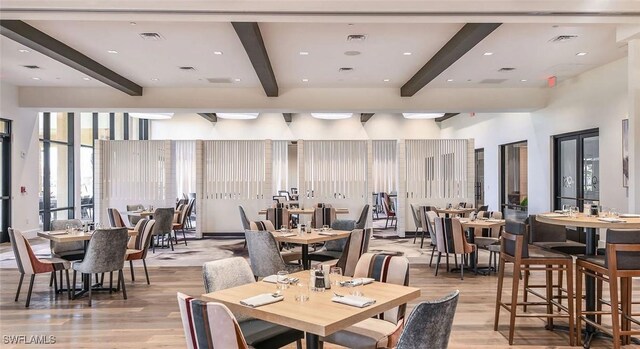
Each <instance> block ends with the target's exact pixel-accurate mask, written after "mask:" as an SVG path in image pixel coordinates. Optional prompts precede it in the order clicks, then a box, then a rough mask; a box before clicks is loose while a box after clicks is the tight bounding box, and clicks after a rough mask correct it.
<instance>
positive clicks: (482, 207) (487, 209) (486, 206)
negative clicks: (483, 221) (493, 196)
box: [476, 205, 489, 213]
mask: <svg viewBox="0 0 640 349" xmlns="http://www.w3.org/2000/svg"><path fill="white" fill-rule="evenodd" d="M480 211H489V205H482V206H480V207H478V208H477V209H476V213H478V212H480Z"/></svg>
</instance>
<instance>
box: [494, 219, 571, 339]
mask: <svg viewBox="0 0 640 349" xmlns="http://www.w3.org/2000/svg"><path fill="white" fill-rule="evenodd" d="M525 235H526V228H525V225H524V224H523V223H519V222H514V221H507V224H506V227H505V232H503V233H502V237H501V238H500V242H501V244H500V245H501V247H500V266H499V268H498V269H499V271H498V294H497V297H496V310H495V322H494V325H493V330H494V331H497V330H498V323H499V319H500V309H501V308H505V309H506V310H507V311H508V312H509V315H510V318H509V345H513V334H514V331H515V320H516V317H540V318H547V328H553V319H554V318H568V319H569V344H570V345H571V346H573V345H574V341H575V329H574V315H575V314H574V312H573V296H574V295H573V282H571V280H573V259H572V258H571V256H569V255H566V254H563V253H558V252H552V251H548V250H544V249H541V248H537V247H535V246H529V245H528V244H526V243H525V242H524V241H525ZM507 262H510V263H513V276H512V286H511V301H510V302H509V303H505V302H502V286H503V283H504V266H505V263H507ZM531 271H544V272H545V274H546V294H544V295H543V294H540V293H538V292H536V291H535V290H534V289H532V288H529V287H527V288H525V290H524V292H525V293H530V294H531V295H534V296H536V297H538V298H540V299H542V300H543V301H542V302H529V301H523V302H518V292H519V291H520V288H519V283H520V275H521V273H522V272H524V273H527V272H531ZM554 271H557V272H561V271H565V272H566V273H567V277H568V278H567V280H568V281H569V282H567V289H566V293H567V295H566V297H567V298H568V302H567V303H568V304H567V306H564V305H563V304H561V303H560V302H558V301H556V298H558V297H557V296H554V294H553V289H554V287H558V286H559V287H560V288H561V287H562V285H558V286H556V285H553V272H554ZM520 305H522V306H527V305H528V306H540V305H546V307H547V312H546V313H529V312H526V311H524V312H523V313H518V312H517V310H518V306H520ZM554 306H555V307H557V308H558V310H559V311H560V312H559V313H554V312H553V308H554Z"/></svg>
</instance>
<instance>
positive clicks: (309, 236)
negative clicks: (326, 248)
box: [271, 229, 351, 270]
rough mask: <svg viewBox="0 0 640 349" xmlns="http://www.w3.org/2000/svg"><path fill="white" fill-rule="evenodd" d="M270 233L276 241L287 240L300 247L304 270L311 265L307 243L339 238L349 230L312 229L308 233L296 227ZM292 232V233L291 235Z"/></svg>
mask: <svg viewBox="0 0 640 349" xmlns="http://www.w3.org/2000/svg"><path fill="white" fill-rule="evenodd" d="M271 234H273V236H274V237H275V238H276V241H278V242H287V243H292V244H298V245H300V246H301V248H302V266H303V267H304V269H305V270H308V269H309V268H310V267H311V261H310V260H309V245H310V244H317V243H320V242H325V241H331V240H339V239H344V238H347V237H349V234H351V231H348V230H332V229H330V230H327V231H323V230H321V229H312V231H311V232H310V233H298V230H297V229H291V230H286V231H282V230H276V231H272V232H271ZM291 234H294V235H291Z"/></svg>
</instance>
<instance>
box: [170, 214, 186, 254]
mask: <svg viewBox="0 0 640 349" xmlns="http://www.w3.org/2000/svg"><path fill="white" fill-rule="evenodd" d="M188 208H189V206H188V205H187V204H181V205H180V206H178V209H177V210H176V213H174V216H173V225H172V227H171V229H172V230H173V237H174V238H175V240H176V245H177V244H178V230H181V231H182V241H184V245H185V246H187V235H186V234H185V232H184V228H185V221H186V219H187V210H188ZM169 238H171V236H169ZM172 250H173V249H172Z"/></svg>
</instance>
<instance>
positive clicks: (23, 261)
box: [8, 228, 71, 308]
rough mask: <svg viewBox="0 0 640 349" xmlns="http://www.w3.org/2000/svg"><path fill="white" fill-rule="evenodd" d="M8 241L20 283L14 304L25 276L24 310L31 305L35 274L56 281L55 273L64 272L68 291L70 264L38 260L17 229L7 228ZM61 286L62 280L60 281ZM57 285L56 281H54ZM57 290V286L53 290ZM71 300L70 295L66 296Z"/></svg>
mask: <svg viewBox="0 0 640 349" xmlns="http://www.w3.org/2000/svg"><path fill="white" fill-rule="evenodd" d="M8 231H9V240H10V241H11V248H12V249H13V255H14V257H15V259H16V264H17V265H18V272H20V281H19V282H18V290H17V291H16V298H15V300H14V301H15V302H17V301H18V297H19V296H20V288H21V287H22V281H23V280H24V276H25V275H29V276H30V277H31V278H30V280H29V292H28V293H27V302H26V303H25V305H24V306H25V308H28V307H29V303H31V293H32V291H33V282H34V280H35V277H36V274H43V273H51V275H52V277H53V280H54V281H56V280H57V279H56V271H58V270H64V271H65V272H66V276H67V289H68V290H70V289H71V287H70V285H69V267H70V266H71V263H70V262H69V261H67V260H64V259H61V258H38V257H36V255H35V253H34V252H33V249H32V248H31V244H29V241H28V240H27V238H25V237H24V235H23V234H22V232H21V231H20V230H18V229H13V228H9V229H8ZM60 284H61V285H62V279H60ZM56 285H57V281H56ZM54 289H57V286H56V287H55V288H54ZM68 296H69V298H71V293H70V292H69V294H68Z"/></svg>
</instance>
